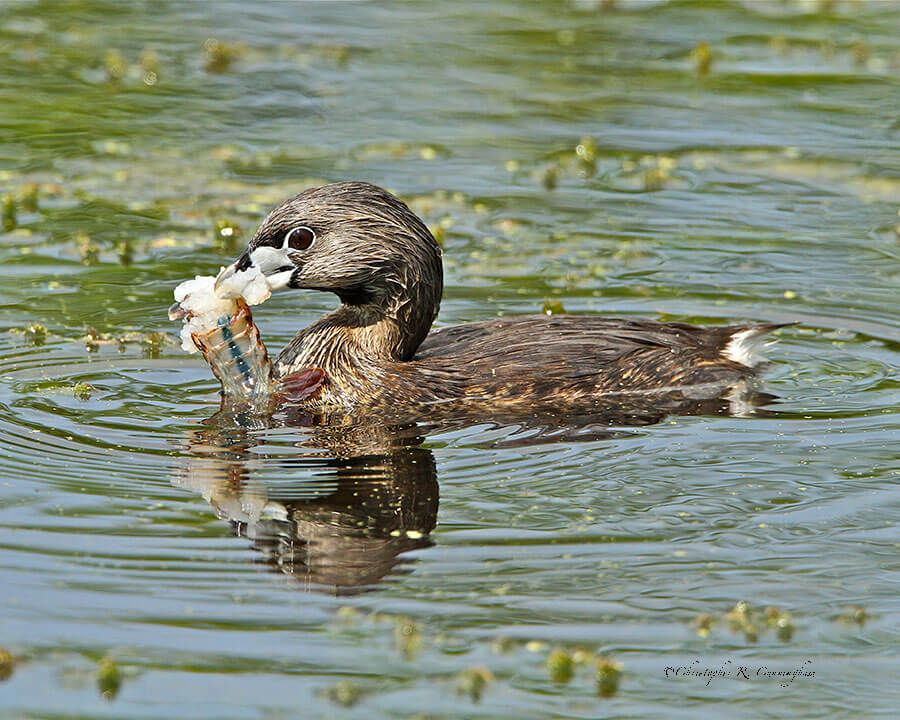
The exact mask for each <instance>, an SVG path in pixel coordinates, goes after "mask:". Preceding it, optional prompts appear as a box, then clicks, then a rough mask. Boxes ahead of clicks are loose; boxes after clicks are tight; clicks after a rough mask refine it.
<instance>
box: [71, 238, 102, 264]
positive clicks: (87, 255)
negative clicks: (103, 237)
mask: <svg viewBox="0 0 900 720" xmlns="http://www.w3.org/2000/svg"><path fill="white" fill-rule="evenodd" d="M75 247H76V248H77V249H78V255H79V256H80V257H81V262H83V263H84V264H85V265H96V264H97V261H98V260H99V259H100V248H99V246H98V245H97V243H95V242H94V241H93V240H91V236H90V235H88V234H87V233H85V232H80V233H78V234H77V235H76V236H75Z"/></svg>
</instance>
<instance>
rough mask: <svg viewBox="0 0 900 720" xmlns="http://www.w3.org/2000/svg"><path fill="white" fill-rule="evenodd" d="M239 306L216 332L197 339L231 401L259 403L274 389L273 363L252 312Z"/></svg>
mask: <svg viewBox="0 0 900 720" xmlns="http://www.w3.org/2000/svg"><path fill="white" fill-rule="evenodd" d="M236 303H237V311H236V312H235V313H234V314H233V315H223V316H222V317H220V318H219V321H218V326H217V327H216V328H215V329H214V330H210V331H209V332H208V333H206V334H204V335H193V338H194V342H195V343H196V344H197V347H199V348H200V349H201V351H202V352H203V357H204V358H205V359H206V362H208V363H209V366H210V368H212V371H213V374H214V375H215V376H216V377H217V378H218V379H219V382H221V383H222V394H223V395H224V396H225V397H226V398H227V399H228V400H229V401H231V402H234V401H238V402H240V401H249V402H259V401H261V400H266V399H268V397H269V396H270V394H271V392H272V390H273V388H274V382H273V380H272V363H271V362H270V360H269V353H268V352H267V351H266V346H265V345H264V344H263V341H262V339H261V338H260V336H259V329H258V328H257V327H256V325H255V324H254V322H253V316H252V315H251V314H250V308H249V307H247V304H246V303H245V302H244V301H243V300H241V299H238V300H237V301H236Z"/></svg>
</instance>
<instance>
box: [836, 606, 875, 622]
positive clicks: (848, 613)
mask: <svg viewBox="0 0 900 720" xmlns="http://www.w3.org/2000/svg"><path fill="white" fill-rule="evenodd" d="M870 618H871V615H869V613H867V612H866V609H865V608H864V607H860V606H858V605H853V606H851V607H848V608H847V609H846V610H844V612H842V613H841V614H840V615H839V616H838V620H839V621H840V622H842V623H844V624H845V625H859V627H862V626H863V625H865V624H866V622H867V621H868V620H869V619H870Z"/></svg>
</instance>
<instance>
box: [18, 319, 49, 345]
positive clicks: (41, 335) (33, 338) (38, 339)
mask: <svg viewBox="0 0 900 720" xmlns="http://www.w3.org/2000/svg"><path fill="white" fill-rule="evenodd" d="M22 334H23V335H24V336H25V340H26V341H28V343H30V344H31V345H34V346H35V347H40V346H41V345H43V344H44V343H45V342H46V341H47V328H46V327H45V326H43V325H41V324H40V323H37V322H35V323H31V325H29V326H28V327H26V328H25V330H24V331H23V333H22Z"/></svg>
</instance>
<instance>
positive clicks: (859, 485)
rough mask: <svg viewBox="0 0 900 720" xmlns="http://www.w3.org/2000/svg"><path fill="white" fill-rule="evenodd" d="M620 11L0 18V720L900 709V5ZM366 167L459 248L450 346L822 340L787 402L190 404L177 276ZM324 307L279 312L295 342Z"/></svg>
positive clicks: (797, 360) (200, 395) (416, 8)
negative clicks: (401, 407) (551, 412)
mask: <svg viewBox="0 0 900 720" xmlns="http://www.w3.org/2000/svg"><path fill="white" fill-rule="evenodd" d="M604 5H605V4H604V3H597V2H527V3H524V2H523V3H511V2H495V3H479V2H474V1H473V0H468V2H466V1H461V2H450V3H440V4H437V3H436V4H425V3H385V4H368V3H340V2H334V3H308V4H289V3H281V2H270V3H254V4H252V5H250V4H244V3H216V4H214V5H213V4H206V3H199V2H198V3H177V2H167V3H149V2H146V3H141V2H133V3H118V2H108V3H105V2H96V1H87V0H84V1H75V0H73V1H71V2H24V1H23V2H16V1H11V2H6V3H4V4H3V5H2V6H0V61H2V62H0V192H2V194H5V195H9V196H10V199H9V200H8V201H7V202H6V205H5V206H4V207H5V209H4V216H3V220H4V226H5V230H4V231H3V233H2V234H0V259H2V263H0V297H2V300H3V304H2V309H0V330H2V331H3V332H2V334H0V380H2V382H0V457H2V461H3V463H2V464H3V470H2V471H0V525H2V533H0V534H2V542H0V609H2V615H0V648H6V649H7V650H9V651H10V652H11V653H13V655H14V656H15V657H16V658H17V659H18V662H17V663H16V664H15V667H14V668H13V670H12V674H11V675H9V676H8V677H7V678H6V679H5V681H3V682H0V717H3V718H100V717H103V718H158V717H177V718H206V717H216V718H248V717H250V718H266V719H269V718H304V717H359V718H373V717H378V718H395V717H404V718H411V717H417V718H426V717H427V718H458V717H467V718H488V717H490V718H545V717H546V718H595V717H612V716H615V717H669V718H674V717H698V716H699V717H712V718H736V717H747V718H749V717H759V716H761V715H765V716H768V717H777V718H808V717H827V718H834V717H848V718H850V717H852V718H858V717H894V716H895V715H896V708H897V707H898V706H900V693H898V692H897V686H896V677H897V675H898V671H900V659H898V652H897V650H898V631H897V627H898V620H900V603H898V600H897V596H898V585H897V581H898V573H900V563H898V560H897V557H898V555H897V551H898V541H900V537H898V533H897V527H896V518H897V513H898V510H900V490H898V478H900V462H898V438H900V432H898V431H900V415H898V411H897V407H898V400H900V383H898V379H897V371H898V366H900V328H898V323H897V311H898V300H900V297H898V290H897V288H898V279H900V241H898V232H900V231H898V227H900V217H898V208H900V120H898V118H900V82H898V80H897V78H898V77H900V7H898V6H897V5H895V4H893V3H888V2H850V1H846V2H842V1H840V0H837V1H835V2H821V3H817V2H775V1H774V0H773V1H772V2H759V3H751V2H745V3H741V2H717V3H705V2H699V1H694V2H658V3H640V4H629V3H625V2H619V3H617V8H616V9H612V10H609V9H605V7H604ZM209 38H216V39H218V40H219V43H220V44H219V46H218V48H219V50H216V48H211V47H208V48H207V49H206V50H205V49H204V43H205V42H206V41H207V40H208V39H209ZM701 42H703V43H707V44H708V48H709V51H710V52H711V53H712V55H711V63H710V64H709V66H708V68H706V67H704V60H703V54H704V53H703V50H702V48H701V49H699V50H698V49H697V46H698V43H701ZM222 48H225V50H224V51H223V50H222ZM229 52H230V53H231V55H229ZM579 146H580V149H579ZM345 179H359V180H367V181H370V182H374V183H377V184H379V185H383V186H385V187H388V188H390V189H392V190H394V191H395V192H397V193H399V194H400V195H402V196H403V197H404V198H405V199H407V201H408V202H410V204H411V205H412V207H413V208H414V209H415V210H416V211H417V212H418V213H419V214H420V215H421V216H422V217H423V218H424V219H425V220H426V221H427V222H428V223H429V225H431V226H432V227H433V228H434V229H435V231H436V232H438V234H440V235H441V237H442V242H443V246H444V255H445V271H446V286H447V289H446V293H445V299H444V303H443V305H442V309H441V314H440V317H439V319H438V324H439V325H450V324H455V323H459V322H466V321H470V320H479V319H485V318H490V317H495V316H497V315H500V314H502V315H515V314H524V313H534V312H539V311H540V310H541V308H542V306H543V305H544V303H545V302H547V300H548V299H550V300H551V301H559V302H561V303H562V305H563V306H564V307H565V309H566V310H567V311H568V312H574V313H608V314H616V315H625V316H628V315H633V316H642V317H652V318H658V319H678V320H686V321H692V322H708V323H727V322H738V321H750V320H760V321H763V320H764V321H785V322H786V321H797V322H799V323H800V324H799V325H798V326H796V327H794V328H790V329H787V330H784V331H782V332H781V334H780V336H779V340H778V343H777V345H775V346H774V347H773V348H771V350H770V357H771V359H772V361H773V365H772V368H771V370H770V371H769V373H768V382H767V390H768V391H770V392H772V393H774V394H776V395H778V396H779V397H780V398H781V401H780V402H779V403H778V404H777V405H776V406H773V408H771V409H770V411H769V412H767V413H760V414H757V415H753V416H749V417H728V416H695V417H677V418H669V419H666V420H665V421H664V422H661V423H659V424H656V425H650V426H646V427H640V428H622V429H621V431H620V432H615V433H613V434H612V435H608V436H600V435H597V436H596V437H594V438H593V439H590V438H588V439H585V438H581V439H580V440H579V441H572V440H570V439H567V438H566V437H562V438H557V439H558V440H559V441H558V442H552V443H551V442H547V441H546V440H547V438H541V437H537V435H536V434H535V431H534V430H532V429H527V428H521V427H517V426H513V427H509V426H505V425H503V424H502V423H484V424H480V425H476V426H472V427H464V428H455V429H452V430H447V429H428V428H404V429H401V430H397V429H390V428H378V427H377V425H376V426H370V427H367V428H357V429H349V430H347V431H346V433H344V434H340V433H339V434H334V433H331V434H330V433H328V432H327V431H325V430H319V431H312V430H310V429H303V428H296V427H289V426H287V427H285V426H282V427H270V428H260V429H255V430H254V429H243V430H242V429H240V428H237V427H231V426H229V425H227V424H222V423H219V424H215V425H208V424H204V423H203V422H202V421H203V420H204V419H205V418H208V417H209V416H211V415H212V414H213V413H214V412H215V410H216V408H217V398H216V384H215V382H214V380H213V378H212V377H211V375H210V373H209V370H208V368H207V367H206V366H205V365H204V364H203V362H202V360H200V359H198V358H197V357H196V356H187V355H186V354H185V353H184V352H183V351H181V350H180V349H179V348H178V346H177V342H176V339H175V338H176V331H177V328H176V327H175V326H174V325H173V324H172V323H170V322H169V321H168V319H167V317H166V309H167V307H168V305H169V304H170V302H171V295H172V289H173V287H174V286H175V284H176V283H177V282H179V281H180V280H182V279H185V278H187V277H190V276H192V275H194V274H197V273H202V274H209V273H211V272H214V271H215V270H216V269H217V268H218V267H219V266H220V265H222V264H224V263H226V262H227V261H229V260H230V259H232V258H233V257H234V256H235V255H236V253H237V251H238V249H239V247H240V246H241V245H242V244H243V243H244V242H246V240H247V238H248V237H249V235H250V234H251V233H252V231H253V229H254V227H255V225H256V223H257V222H258V221H259V220H260V218H261V217H262V216H263V215H264V213H265V212H266V211H267V210H268V209H269V208H271V207H272V206H273V205H274V204H276V203H277V202H279V201H280V200H282V199H284V198H285V197H287V196H289V195H291V194H293V193H296V192H298V191H299V190H301V189H303V188H305V187H308V186H311V185H315V184H319V183H321V182H324V181H335V180H345ZM13 216H14V217H13ZM221 227H234V228H236V232H235V233H234V234H232V235H231V236H230V237H229V236H223V235H222V234H221V232H219V229H220V228H221ZM333 304H334V299H333V298H332V297H330V296H326V295H324V294H316V293H295V294H287V295H281V296H278V297H276V298H274V299H273V300H271V301H270V302H269V303H267V304H266V305H265V306H264V307H262V308H260V309H259V310H258V312H257V313H256V318H257V321H258V324H259V325H260V327H261V331H262V333H263V337H264V338H265V339H266V342H267V343H268V345H269V347H270V348H273V349H275V348H278V347H279V346H281V345H282V344H283V343H284V342H286V341H287V340H288V339H289V338H290V337H291V336H292V335H293V334H294V332H296V330H297V329H298V328H299V327H300V326H302V325H304V324H306V323H307V322H309V321H310V320H312V319H313V318H315V317H317V316H318V315H320V314H321V313H322V312H324V311H326V310H327V309H330V308H331V307H332V306H333ZM34 324H38V325H39V326H40V327H36V326H35V325H34ZM29 328H31V329H29ZM161 334H162V335H161ZM86 338H87V339H86ZM118 338H124V339H125V340H126V342H118ZM79 383H83V384H80V385H79ZM284 508H291V512H293V513H294V514H293V515H292V516H291V517H292V520H291V521H288V520H286V519H285V517H284V516H283V512H284ZM742 600H743V601H746V602H749V603H750V604H751V605H752V606H753V607H754V608H755V609H756V615H754V616H751V618H750V620H749V621H748V622H743V626H742V627H740V625H741V622H740V618H736V617H735V616H733V617H735V620H736V625H735V627H734V628H732V626H731V623H729V621H728V620H726V619H725V617H724V616H725V614H726V613H727V612H728V611H729V610H731V609H732V608H733V607H734V606H735V604H736V603H737V602H738V601H742ZM766 606H773V607H777V608H778V609H779V611H780V612H781V613H787V614H789V616H790V618H789V619H788V618H787V616H786V615H780V616H776V615H774V613H773V616H772V624H775V623H777V622H778V618H779V617H780V618H781V627H780V629H779V628H776V627H770V623H769V622H768V620H767V619H766V617H764V616H763V609H764V608H765V607H766ZM703 615H710V616H712V619H713V620H714V621H715V622H714V624H713V625H712V627H711V628H709V629H708V631H706V630H704V628H703V627H699V628H698V618H700V617H701V616H703ZM704 622H708V620H700V624H701V625H703V623H704ZM698 630H699V631H698ZM754 635H755V637H754ZM554 648H561V649H563V650H565V651H566V652H568V653H573V652H575V651H580V653H579V655H578V657H577V659H578V660H583V659H584V660H585V662H579V663H576V665H575V669H574V674H573V676H572V678H571V679H570V680H569V681H568V682H556V681H554V679H553V678H552V677H551V674H550V672H549V671H548V669H547V660H548V655H549V653H550V651H551V650H553V649H554ZM595 654H596V655H602V656H607V657H609V658H610V659H611V660H612V661H614V662H618V663H621V665H622V668H621V675H620V677H619V684H618V688H617V690H616V691H615V692H608V691H605V692H600V690H601V689H602V688H600V687H598V681H597V677H596V676H597V669H596V665H595V664H594V661H593V657H592V656H593V655H595ZM103 658H109V659H111V660H112V661H113V662H114V663H115V664H116V666H117V668H118V672H119V683H118V685H119V687H118V690H117V691H114V690H113V689H111V688H112V687H113V686H115V685H116V683H115V682H114V681H111V680H109V679H108V678H107V680H106V681H105V682H106V684H105V685H104V687H105V688H106V689H107V690H108V691H109V692H108V694H109V695H110V697H109V698H106V699H104V697H103V696H102V693H101V687H99V685H100V682H99V680H98V667H99V663H100V661H101V660H102V659H103ZM0 660H2V657H0ZM695 661H696V662H695ZM807 661H808V662H807ZM804 663H806V665H804ZM0 665H2V663H0ZM677 666H688V667H695V668H699V669H701V670H702V669H707V668H710V669H717V668H720V667H723V666H724V667H725V668H726V670H727V671H728V672H729V674H730V676H729V677H726V678H714V679H713V680H712V681H711V682H710V683H709V685H707V684H706V680H705V679H702V678H698V677H692V676H687V677H685V676H679V677H677V678H676V677H673V676H672V674H671V673H670V677H668V678H667V677H666V668H667V667H677ZM739 666H742V667H746V668H748V673H749V674H750V676H751V677H750V679H742V678H739V677H735V675H736V672H735V668H737V667H739ZM801 666H803V667H805V668H807V669H811V670H813V671H814V672H815V676H814V677H809V676H800V677H796V678H795V679H794V680H793V681H792V682H790V683H785V682H784V681H783V680H781V679H774V678H771V677H766V676H764V675H762V676H760V675H757V674H756V673H757V670H758V669H759V668H761V667H766V668H769V670H793V669H795V668H798V667H801ZM6 675H7V673H6V672H0V677H4V676H6ZM478 678H481V680H482V681H483V685H484V687H483V689H482V691H481V692H480V693H479V692H478V690H479V680H478ZM559 679H562V678H561V677H560V676H557V680H559ZM785 684H786V685H787V686H786V687H785V686H784V685H785ZM603 695H610V696H609V697H604V696H603Z"/></svg>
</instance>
